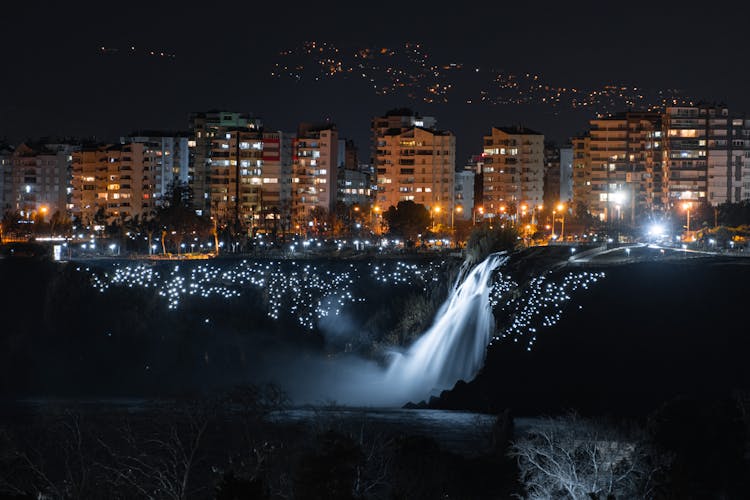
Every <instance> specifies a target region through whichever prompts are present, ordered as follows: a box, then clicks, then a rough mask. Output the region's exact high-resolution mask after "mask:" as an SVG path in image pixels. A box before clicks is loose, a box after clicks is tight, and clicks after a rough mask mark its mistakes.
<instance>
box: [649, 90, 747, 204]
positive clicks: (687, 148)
mask: <svg viewBox="0 0 750 500" xmlns="http://www.w3.org/2000/svg"><path fill="white" fill-rule="evenodd" d="M663 157H664V167H665V168H664V176H665V179H666V185H667V198H668V204H669V206H670V207H671V206H676V205H677V204H678V203H680V202H683V201H695V202H704V201H706V202H708V203H709V204H711V205H713V206H717V205H720V204H722V203H738V202H741V201H744V200H748V199H750V120H748V119H747V118H745V117H744V116H741V115H733V114H731V113H730V111H729V109H728V108H727V107H726V106H720V105H698V106H680V107H677V106H675V107H669V108H667V110H666V113H665V119H664V150H663Z"/></svg>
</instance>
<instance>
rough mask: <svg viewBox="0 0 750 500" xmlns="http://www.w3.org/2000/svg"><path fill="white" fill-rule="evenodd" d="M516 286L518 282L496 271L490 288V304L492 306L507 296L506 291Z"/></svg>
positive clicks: (508, 291)
mask: <svg viewBox="0 0 750 500" xmlns="http://www.w3.org/2000/svg"><path fill="white" fill-rule="evenodd" d="M517 288H518V283H516V282H515V281H513V280H512V279H511V277H510V276H504V275H503V274H502V273H497V274H496V275H495V277H494V278H493V281H492V289H491V290H490V297H489V299H490V306H491V307H493V308H494V307H495V306H497V305H498V304H500V303H501V302H502V301H503V300H504V299H505V297H507V296H508V293H510V292H511V291H512V290H515V289H517Z"/></svg>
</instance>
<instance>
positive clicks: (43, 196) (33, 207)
mask: <svg viewBox="0 0 750 500" xmlns="http://www.w3.org/2000/svg"><path fill="white" fill-rule="evenodd" d="M76 148H77V146H74V145H70V144H52V143H50V144H46V143H31V142H25V143H21V144H19V145H18V146H17V147H16V148H15V150H14V151H13V152H12V153H11V154H10V155H9V156H8V157H7V158H5V159H4V160H3V161H4V162H5V165H4V166H5V167H6V168H4V170H5V175H4V181H3V184H5V185H4V187H3V190H4V192H5V195H4V198H5V199H4V205H5V207H6V209H7V210H13V211H18V212H21V213H22V215H24V216H27V217H29V216H31V215H34V214H42V215H44V216H48V215H49V216H51V215H52V214H54V213H55V212H60V213H61V214H65V213H67V211H68V208H69V203H70V194H71V182H70V177H71V162H72V156H71V153H72V152H73V151H74V150H75V149H76Z"/></svg>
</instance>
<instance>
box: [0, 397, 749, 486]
mask: <svg viewBox="0 0 750 500" xmlns="http://www.w3.org/2000/svg"><path fill="white" fill-rule="evenodd" d="M285 403H286V401H285V399H284V395H283V393H282V392H280V391H278V390H277V389H275V388H274V387H270V386H269V387H255V386H245V387H242V388H237V389H233V390H229V391H226V392H224V393H222V394H220V395H217V396H215V397H212V398H182V399H177V400H161V401H150V402H146V403H143V402H141V403H131V404H130V405H123V406H118V405H117V404H116V403H112V402H105V401H99V402H95V403H88V404H83V403H81V404H75V403H72V402H66V403H64V404H60V405H59V406H56V405H55V403H54V402H46V403H44V404H43V405H41V406H33V405H31V406H23V405H16V406H14V407H13V408H8V407H5V408H4V411H3V416H2V419H0V498H13V499H19V500H20V499H38V498H49V499H73V498H75V499H104V498H110V499H130V498H159V499H161V498H169V499H193V498H195V499H216V500H239V499H289V498H294V499H320V500H323V499H414V498H418V499H432V498H445V499H467V500H469V499H491V498H492V499H496V498H510V497H512V496H520V497H528V498H592V499H613V498H652V499H686V498H687V499H691V498H694V499H703V498H727V499H734V498H736V499H741V498H746V497H745V494H746V491H747V488H748V487H750V484H749V481H748V474H747V472H748V461H747V436H748V434H747V431H748V424H749V423H750V420H749V419H748V417H747V410H748V409H750V398H748V395H747V394H745V395H740V394H737V395H735V397H734V398H732V399H727V400H714V401H708V400H697V399H694V400H688V399H676V400H673V401H670V402H668V403H667V404H665V405H663V407H661V408H660V409H659V410H658V411H656V412H654V413H653V414H651V415H649V416H648V418H645V419H627V418H614V417H584V416H581V415H578V414H575V413H568V414H564V415H559V416H557V417H550V418H536V419H532V420H529V419H514V418H513V416H512V415H511V414H510V412H508V411H506V412H503V413H501V414H499V415H496V416H495V418H494V424H491V425H485V426H479V425H478V426H477V429H476V430H475V431H473V432H475V433H476V434H477V435H479V437H478V438H477V437H476V436H475V438H474V446H475V449H473V450H471V449H469V450H466V449H464V450H459V451H457V450H455V449H450V448H448V447H446V446H444V445H443V444H441V443H440V439H439V437H438V436H430V435H428V434H425V433H424V432H413V431H409V430H406V429H405V428H404V427H402V426H400V425H399V424H398V422H390V423H388V424H383V423H382V422H374V421H371V420H369V419H368V418H367V416H366V413H365V411H362V412H361V414H359V413H357V412H351V411H347V412H343V411H342V412H340V413H339V411H338V408H336V407H335V406H328V407H320V408H318V409H317V410H316V412H315V414H314V416H313V417H311V418H306V419H305V420H297V421H293V420H283V419H281V420H280V419H278V418H277V416H278V414H279V412H283V411H284V407H285ZM516 422H518V425H516ZM466 432H467V433H471V432H472V430H471V429H467V430H466Z"/></svg>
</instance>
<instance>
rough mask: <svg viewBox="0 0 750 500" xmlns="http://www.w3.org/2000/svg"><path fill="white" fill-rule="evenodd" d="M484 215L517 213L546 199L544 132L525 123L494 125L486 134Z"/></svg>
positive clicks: (484, 152) (531, 207)
mask: <svg viewBox="0 0 750 500" xmlns="http://www.w3.org/2000/svg"><path fill="white" fill-rule="evenodd" d="M483 157H484V165H483V167H482V177H483V179H482V183H483V185H482V199H483V208H484V216H485V217H488V218H493V217H497V216H500V215H502V214H504V213H505V214H507V215H514V214H515V213H516V212H518V210H519V208H520V207H524V206H525V207H527V208H528V209H529V210H532V209H533V208H534V207H537V206H539V205H542V204H543V201H544V135H543V134H541V133H539V132H536V131H534V130H531V129H528V128H526V127H523V126H515V127H492V130H491V133H490V135H488V136H485V137H484V151H483Z"/></svg>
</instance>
